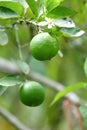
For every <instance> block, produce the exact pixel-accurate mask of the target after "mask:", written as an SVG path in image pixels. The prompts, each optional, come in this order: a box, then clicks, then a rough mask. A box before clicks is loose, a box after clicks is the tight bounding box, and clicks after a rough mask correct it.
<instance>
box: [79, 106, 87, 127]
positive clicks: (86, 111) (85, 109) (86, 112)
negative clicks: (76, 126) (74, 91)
mask: <svg viewBox="0 0 87 130" xmlns="http://www.w3.org/2000/svg"><path fill="white" fill-rule="evenodd" d="M79 110H80V113H81V115H82V117H83V122H84V125H85V126H86V127H87V105H82V106H80V107H79Z"/></svg>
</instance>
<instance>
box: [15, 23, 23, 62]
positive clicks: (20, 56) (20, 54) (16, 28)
mask: <svg viewBox="0 0 87 130" xmlns="http://www.w3.org/2000/svg"><path fill="white" fill-rule="evenodd" d="M14 30H15V37H16V42H17V46H18V51H19V58H20V60H23V55H22V50H21V43H20V40H19V36H18V27H17V25H16V24H15V25H14Z"/></svg>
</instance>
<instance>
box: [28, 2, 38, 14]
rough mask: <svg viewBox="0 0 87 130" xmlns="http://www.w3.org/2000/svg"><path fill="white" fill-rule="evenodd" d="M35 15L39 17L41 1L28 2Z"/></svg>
mask: <svg viewBox="0 0 87 130" xmlns="http://www.w3.org/2000/svg"><path fill="white" fill-rule="evenodd" d="M26 1H27V3H28V4H29V7H30V8H31V10H32V12H33V14H34V15H36V16H38V9H39V4H40V0H26Z"/></svg>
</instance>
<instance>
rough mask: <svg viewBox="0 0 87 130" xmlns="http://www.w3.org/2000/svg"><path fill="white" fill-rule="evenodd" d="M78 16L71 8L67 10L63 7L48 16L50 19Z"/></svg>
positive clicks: (57, 8)
mask: <svg viewBox="0 0 87 130" xmlns="http://www.w3.org/2000/svg"><path fill="white" fill-rule="evenodd" d="M74 14H76V12H75V11H74V10H72V9H70V8H66V7H63V6H58V7H56V8H55V9H53V10H52V11H50V12H49V13H48V14H47V16H48V17H50V18H54V19H55V18H65V17H68V16H71V15H74Z"/></svg>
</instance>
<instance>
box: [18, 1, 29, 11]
mask: <svg viewBox="0 0 87 130" xmlns="http://www.w3.org/2000/svg"><path fill="white" fill-rule="evenodd" d="M15 1H16V2H19V3H20V4H22V6H23V7H24V13H26V11H27V8H28V7H29V6H28V4H27V2H26V0H15Z"/></svg>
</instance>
